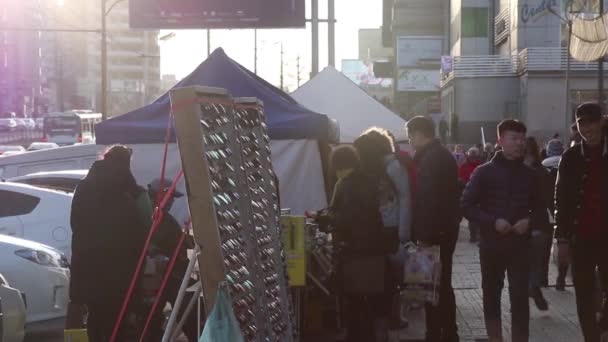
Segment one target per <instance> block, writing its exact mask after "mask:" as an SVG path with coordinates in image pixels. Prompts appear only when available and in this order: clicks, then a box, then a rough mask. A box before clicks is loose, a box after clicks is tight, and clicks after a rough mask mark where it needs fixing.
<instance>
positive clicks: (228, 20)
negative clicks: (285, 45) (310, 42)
mask: <svg viewBox="0 0 608 342" xmlns="http://www.w3.org/2000/svg"><path fill="white" fill-rule="evenodd" d="M304 1H305V0H129V25H130V27H131V28H134V29H153V30H159V29H205V28H209V29H233V28H300V27H305V26H306V21H305V11H304Z"/></svg>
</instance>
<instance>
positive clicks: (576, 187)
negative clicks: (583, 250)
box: [555, 136, 608, 242]
mask: <svg viewBox="0 0 608 342" xmlns="http://www.w3.org/2000/svg"><path fill="white" fill-rule="evenodd" d="M585 150H586V148H585V145H584V144H582V143H579V144H577V145H574V146H573V147H572V148H570V149H568V150H567V151H566V152H565V153H564V155H563V156H562V160H561V162H560V164H559V171H558V175H557V183H556V186H555V222H556V225H557V227H556V230H555V238H557V239H560V240H569V241H570V242H575V240H576V231H577V228H578V219H579V214H580V210H581V208H582V203H583V198H584V196H585V191H584V180H585V178H587V177H588V174H589V162H590V159H589V156H588V153H586V151H585ZM601 167H602V174H603V175H608V136H605V138H604V143H603V154H602V166H601ZM601 184H602V191H601V196H602V197H601V198H602V201H603V202H604V208H605V207H606V205H608V181H606V179H603V180H602V182H601ZM603 212H604V226H605V227H608V210H604V211H603Z"/></svg>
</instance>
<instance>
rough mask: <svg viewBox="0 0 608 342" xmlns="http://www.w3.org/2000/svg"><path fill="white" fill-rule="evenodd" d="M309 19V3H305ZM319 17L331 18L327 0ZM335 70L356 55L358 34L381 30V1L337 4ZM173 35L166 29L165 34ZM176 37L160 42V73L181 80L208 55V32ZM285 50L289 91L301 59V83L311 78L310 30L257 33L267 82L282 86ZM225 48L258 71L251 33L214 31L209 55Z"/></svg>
mask: <svg viewBox="0 0 608 342" xmlns="http://www.w3.org/2000/svg"><path fill="white" fill-rule="evenodd" d="M306 7H307V9H306V12H307V17H309V13H310V8H309V7H310V1H308V0H307V2H306ZM319 15H320V17H321V18H326V16H327V0H319ZM336 18H337V21H338V22H337V24H336V67H337V68H338V69H340V64H341V63H340V62H341V60H342V59H349V58H357V57H358V31H359V29H360V28H378V27H380V26H381V25H382V0H336ZM169 32H171V31H163V32H161V35H163V34H166V33H169ZM173 32H175V33H176V37H175V38H173V39H171V40H169V41H165V42H161V43H160V44H161V56H162V59H161V71H162V73H163V74H175V75H177V78H178V79H181V78H183V77H185V76H187V75H188V74H189V73H190V72H191V71H192V70H194V68H196V66H197V65H198V64H200V63H201V62H202V61H204V60H205V58H206V57H207V34H206V31H199V30H185V31H173ZM319 37H320V54H321V56H320V65H321V67H320V69H321V70H322V69H323V68H324V67H325V66H326V65H327V24H324V23H321V24H320V31H319ZM281 42H283V46H284V52H285V54H284V77H285V80H284V82H285V85H286V86H288V87H289V88H290V89H291V90H294V89H295V88H296V83H297V81H296V80H297V59H298V56H300V78H301V83H304V82H305V81H306V80H308V75H309V72H310V64H311V60H310V58H311V56H310V50H311V42H310V26H308V27H307V29H299V30H258V74H259V75H260V76H261V77H263V78H265V79H266V80H267V81H269V82H271V83H273V84H275V85H279V83H280V81H279V80H280V55H281V47H280V43H281ZM218 47H222V48H223V49H224V50H225V51H226V53H227V54H228V56H230V57H231V58H233V59H235V60H236V61H237V62H239V63H241V64H242V65H244V66H245V67H246V68H249V69H250V70H252V71H253V70H254V33H253V30H215V31H211V51H213V50H214V49H215V48H218Z"/></svg>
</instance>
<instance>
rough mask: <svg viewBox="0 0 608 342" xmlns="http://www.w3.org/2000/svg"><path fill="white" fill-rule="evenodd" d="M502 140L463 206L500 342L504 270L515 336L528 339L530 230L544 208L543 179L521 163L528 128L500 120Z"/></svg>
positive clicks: (488, 314)
mask: <svg viewBox="0 0 608 342" xmlns="http://www.w3.org/2000/svg"><path fill="white" fill-rule="evenodd" d="M498 141H499V144H500V146H501V147H502V151H500V152H498V153H497V154H496V156H495V157H494V158H493V159H492V160H491V161H490V162H489V163H487V164H485V165H483V166H480V167H479V168H478V169H477V170H476V171H475V172H474V173H473V176H472V177H471V180H470V182H469V183H468V185H467V187H466V188H465V190H464V193H463V196H462V201H461V204H462V209H463V211H464V216H465V217H466V218H467V219H468V220H469V221H470V222H473V223H475V224H477V225H478V226H479V227H480V234H481V240H480V251H479V255H480V259H481V276H482V288H483V309H484V317H485V322H486V329H487V331H488V336H489V338H490V341H502V322H501V302H500V298H501V294H502V290H503V286H504V277H505V272H506V273H507V276H508V279H509V294H510V298H511V315H512V327H513V328H512V340H513V341H514V342H521V341H528V337H529V320H530V311H529V303H528V282H529V269H528V267H529V263H530V258H529V238H530V228H532V227H533V226H534V225H535V224H537V222H540V221H541V220H542V216H541V215H543V214H545V215H546V209H543V199H542V196H541V190H540V182H539V179H538V178H537V176H536V174H535V172H534V171H533V170H532V169H531V168H528V167H527V166H526V165H525V164H524V163H523V158H524V154H525V142H526V126H525V125H524V124H523V123H521V122H519V121H516V120H505V121H503V122H501V123H500V124H499V125H498ZM543 211H544V212H543Z"/></svg>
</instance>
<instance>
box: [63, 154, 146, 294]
mask: <svg viewBox="0 0 608 342" xmlns="http://www.w3.org/2000/svg"><path fill="white" fill-rule="evenodd" d="M140 191H141V189H140V188H139V187H137V184H136V183H135V179H134V178H133V176H132V175H131V172H130V171H129V170H128V169H125V168H118V167H116V166H114V165H113V164H111V163H108V162H107V161H104V160H101V161H97V162H95V163H94V164H93V166H92V167H91V169H90V170H89V173H88V175H87V177H86V178H85V179H84V180H83V181H82V182H81V183H80V184H79V185H78V187H77V188H76V191H75V193H74V198H73V200H72V210H71V217H70V221H71V227H72V260H71V279H70V281H71V283H70V300H71V301H73V302H75V303H80V304H87V303H91V302H93V301H100V302H104V301H106V300H108V302H115V301H116V299H117V298H122V296H124V293H125V292H126V290H127V288H128V286H129V283H130V281H131V278H132V276H133V273H134V270H135V267H136V264H137V260H138V257H139V255H140V253H141V250H142V247H143V244H144V241H145V239H146V236H147V226H146V225H145V223H144V222H143V220H142V215H141V213H140V211H139V208H138V206H137V203H136V198H137V197H138V195H140Z"/></svg>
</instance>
